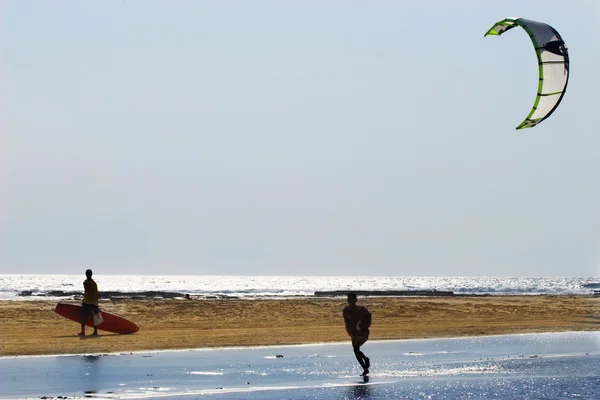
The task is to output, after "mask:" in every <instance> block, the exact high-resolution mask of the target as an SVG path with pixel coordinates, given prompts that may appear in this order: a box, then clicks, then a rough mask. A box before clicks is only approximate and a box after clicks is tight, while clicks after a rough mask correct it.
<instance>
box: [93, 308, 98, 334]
mask: <svg viewBox="0 0 600 400" xmlns="http://www.w3.org/2000/svg"><path fill="white" fill-rule="evenodd" d="M98 311H99V310H98V307H97V306H95V307H94V308H93V309H92V320H93V318H94V313H97V312H98ZM92 336H98V327H97V326H96V324H95V323H94V333H92Z"/></svg>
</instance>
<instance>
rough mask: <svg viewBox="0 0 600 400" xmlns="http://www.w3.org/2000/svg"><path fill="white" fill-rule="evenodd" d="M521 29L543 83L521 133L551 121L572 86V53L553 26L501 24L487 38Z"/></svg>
mask: <svg viewBox="0 0 600 400" xmlns="http://www.w3.org/2000/svg"><path fill="white" fill-rule="evenodd" d="M515 26H520V27H521V28H523V29H524V30H525V32H527V34H528V35H529V37H530V38H531V41H532V42H533V47H534V48H535V53H536V55H537V61H538V65H539V76H540V79H539V83H538V91H537V96H536V98H535V103H534V104H533V109H532V110H531V112H530V113H529V115H528V116H527V118H525V121H523V122H522V123H521V124H520V125H519V126H517V129H525V128H533V127H534V126H536V125H537V124H539V123H540V122H542V121H543V120H545V119H546V118H548V117H549V116H550V115H551V114H552V113H553V112H554V110H556V108H557V107H558V105H559V104H560V102H561V100H562V98H563V96H564V95H565V90H566V89H567V83H568V82H569V53H568V51H567V47H566V46H565V42H564V41H563V39H562V37H561V36H560V34H559V33H558V32H557V31H556V30H555V29H554V28H553V27H551V26H550V25H548V24H545V23H543V22H536V21H531V20H528V19H524V18H507V19H504V20H502V21H499V22H497V23H496V24H495V25H494V26H492V27H491V28H490V30H489V31H487V33H486V34H485V35H484V36H487V35H502V34H503V33H504V32H506V31H508V30H509V29H512V28H514V27H515Z"/></svg>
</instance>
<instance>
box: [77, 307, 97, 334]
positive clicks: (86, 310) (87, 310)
mask: <svg viewBox="0 0 600 400" xmlns="http://www.w3.org/2000/svg"><path fill="white" fill-rule="evenodd" d="M93 311H94V307H93V306H91V305H89V304H86V303H82V304H81V314H79V321H80V322H81V332H79V336H85V322H86V320H87V319H88V317H89V316H90V315H92V317H93ZM94 333H96V334H98V332H96V327H95V326H94Z"/></svg>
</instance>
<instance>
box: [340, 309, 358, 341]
mask: <svg viewBox="0 0 600 400" xmlns="http://www.w3.org/2000/svg"><path fill="white" fill-rule="evenodd" d="M343 315H344V324H345V325H346V332H348V335H350V336H354V335H356V333H357V332H356V327H355V326H352V321H351V318H350V313H349V312H348V311H347V310H344V312H343Z"/></svg>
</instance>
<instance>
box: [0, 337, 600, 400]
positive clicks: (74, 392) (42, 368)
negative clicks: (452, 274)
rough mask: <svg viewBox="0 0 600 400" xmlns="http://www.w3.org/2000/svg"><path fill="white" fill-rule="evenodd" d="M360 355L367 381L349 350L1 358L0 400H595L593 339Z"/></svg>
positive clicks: (438, 345)
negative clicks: (68, 399) (62, 399)
mask: <svg viewBox="0 0 600 400" xmlns="http://www.w3.org/2000/svg"><path fill="white" fill-rule="evenodd" d="M100 340H101V339H100ZM363 350H364V352H365V353H366V354H367V356H369V357H370V358H371V364H372V367H371V374H370V379H369V381H368V382H365V381H363V379H362V378H361V377H359V373H360V372H361V371H360V369H359V366H358V364H357V362H356V360H355V359H354V355H353V353H352V349H351V347H350V344H349V343H342V344H327V345H302V346H277V347H262V348H237V349H220V350H218V349H208V350H194V351H177V352H156V353H137V354H126V355H90V356H54V357H16V358H15V357H12V358H2V359H0V387H1V388H2V390H1V394H0V397H3V398H23V397H40V396H59V395H61V396H78V397H86V396H88V397H95V398H123V399H125V398H148V397H163V396H164V397H168V398H186V399H191V398H197V397H202V398H206V399H212V398H219V399H273V400H275V399H398V398H416V399H468V398H473V399H482V398H493V399H504V398H506V399H516V398H527V399H547V398H579V399H593V398H600V369H599V368H598V367H599V366H600V332H577V333H548V334H531V335H505V336H491V337H474V338H458V339H430V340H397V341H380V342H368V343H367V344H366V345H365V346H364V347H363ZM278 355H279V356H283V357H277V356H278Z"/></svg>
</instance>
